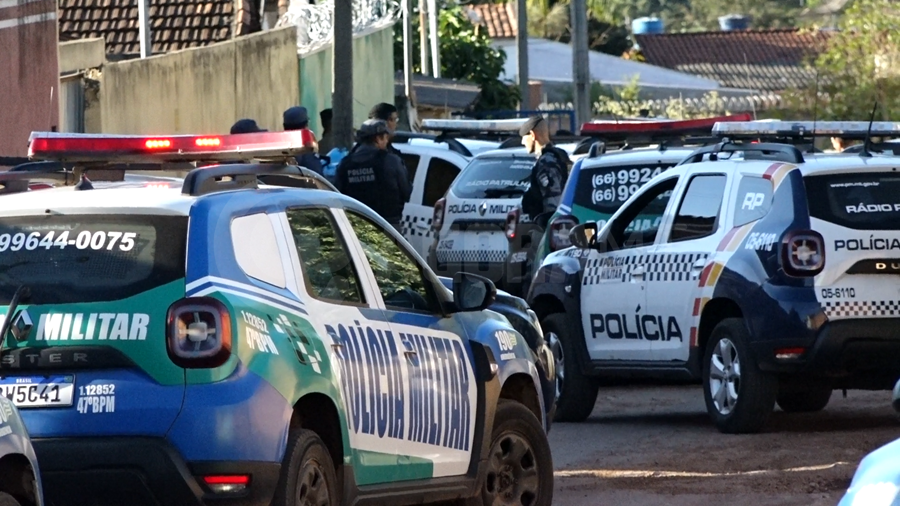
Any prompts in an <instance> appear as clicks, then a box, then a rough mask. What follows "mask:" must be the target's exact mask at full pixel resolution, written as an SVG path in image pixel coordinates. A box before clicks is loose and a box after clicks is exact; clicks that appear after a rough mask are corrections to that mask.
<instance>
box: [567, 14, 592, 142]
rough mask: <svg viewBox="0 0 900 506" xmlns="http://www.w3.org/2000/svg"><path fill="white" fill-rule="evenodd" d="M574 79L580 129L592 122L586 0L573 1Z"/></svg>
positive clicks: (576, 122) (576, 110)
mask: <svg viewBox="0 0 900 506" xmlns="http://www.w3.org/2000/svg"><path fill="white" fill-rule="evenodd" d="M572 77H573V78H574V81H575V82H574V83H573V84H574V85H575V125H576V128H578V129H580V128H581V125H582V124H584V123H587V122H588V121H590V120H591V59H590V53H589V52H588V31H587V5H586V2H585V0H572Z"/></svg>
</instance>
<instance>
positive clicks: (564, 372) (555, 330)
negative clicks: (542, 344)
mask: <svg viewBox="0 0 900 506" xmlns="http://www.w3.org/2000/svg"><path fill="white" fill-rule="evenodd" d="M541 327H542V328H543V329H544V338H545V339H546V340H547V343H548V344H549V345H550V350H551V351H552V352H553V358H554V360H555V362H556V390H557V398H556V421H557V422H583V421H584V420H585V419H587V417H588V416H590V415H591V411H593V410H594V403H595V402H597V390H598V389H599V388H600V382H599V381H597V379H596V378H591V377H588V376H585V375H584V374H583V373H582V372H581V368H580V367H579V366H578V359H577V358H576V355H577V353H578V352H577V351H576V346H575V342H574V339H575V337H574V333H573V332H571V331H570V330H569V322H568V320H567V319H566V315H565V314H563V313H555V314H552V315H550V316H548V317H547V318H545V319H544V321H543V322H541Z"/></svg>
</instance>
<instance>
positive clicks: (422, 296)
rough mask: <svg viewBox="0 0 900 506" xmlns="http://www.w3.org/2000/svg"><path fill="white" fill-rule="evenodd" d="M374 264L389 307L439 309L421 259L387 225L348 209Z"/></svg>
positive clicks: (380, 288)
mask: <svg viewBox="0 0 900 506" xmlns="http://www.w3.org/2000/svg"><path fill="white" fill-rule="evenodd" d="M347 218H348V219H349V220H350V225H351V226H352V227H353V231H354V232H355V233H356V237H357V238H358V239H359V242H360V244H361V245H362V248H363V251H365V254H366V260H368V262H369V265H370V266H371V267H372V272H373V273H374V274H375V280H376V281H377V283H378V290H379V291H380V292H381V297H382V298H383V299H384V304H385V306H386V307H388V308H390V309H394V310H400V311H408V310H414V311H427V312H437V311H436V310H437V303H436V299H435V296H434V293H433V287H431V286H430V282H428V281H427V280H426V278H425V276H424V275H423V273H422V269H421V267H420V266H419V263H418V262H416V261H415V260H414V259H413V257H412V256H411V255H410V254H409V252H408V251H406V250H405V249H404V248H402V247H400V245H399V244H397V242H396V241H395V240H394V238H393V236H391V235H390V234H388V233H387V232H386V231H385V230H384V228H382V227H381V226H380V225H378V224H376V223H375V222H373V221H371V220H369V219H368V218H365V217H363V216H361V215H359V214H356V213H354V212H351V211H347Z"/></svg>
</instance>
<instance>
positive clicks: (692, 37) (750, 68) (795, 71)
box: [635, 28, 829, 91]
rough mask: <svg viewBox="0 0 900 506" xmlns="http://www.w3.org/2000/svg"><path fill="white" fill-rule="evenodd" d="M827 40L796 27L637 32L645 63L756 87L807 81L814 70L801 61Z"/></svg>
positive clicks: (784, 86) (736, 85)
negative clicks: (807, 68) (662, 32)
mask: <svg viewBox="0 0 900 506" xmlns="http://www.w3.org/2000/svg"><path fill="white" fill-rule="evenodd" d="M828 38H829V32H826V31H806V30H800V29H797V28H782V29H770V30H734V31H717V32H699V33H671V34H669V33H667V34H640V35H636V36H635V39H636V41H637V43H638V44H639V45H640V48H641V51H642V52H643V54H644V58H646V60H647V63H650V64H652V65H658V66H660V67H666V68H670V69H673V70H679V71H682V72H688V73H691V74H695V75H699V76H702V77H706V78H708V79H714V80H716V81H718V82H719V83H720V84H721V85H723V86H727V87H734V88H745V89H752V90H758V91H783V90H785V89H787V88H791V87H803V86H806V85H808V84H809V83H810V82H811V80H813V79H815V74H814V73H811V72H809V71H808V70H806V68H805V60H806V59H807V58H809V57H812V56H815V55H816V54H818V53H819V52H821V50H822V49H823V48H824V47H825V43H826V42H827V41H828Z"/></svg>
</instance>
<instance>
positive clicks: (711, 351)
mask: <svg viewBox="0 0 900 506" xmlns="http://www.w3.org/2000/svg"><path fill="white" fill-rule="evenodd" d="M748 341H749V333H748V332H747V327H746V326H745V325H744V321H743V319H741V318H727V319H725V320H722V321H721V322H719V324H718V325H716V327H715V328H714V329H713V331H712V336H711V337H710V339H709V343H708V345H707V346H706V350H705V352H704V354H703V357H704V360H703V397H704V399H705V400H706V410H707V412H708V413H709V416H710V418H712V420H713V423H715V424H716V427H718V429H719V430H720V431H721V432H724V433H726V434H746V433H754V432H759V430H760V429H762V427H763V425H765V423H766V421H767V420H768V419H769V416H770V415H771V414H772V411H773V410H774V409H775V397H776V395H777V394H778V379H777V378H776V377H775V376H774V375H771V374H767V373H765V372H763V371H761V370H760V369H759V367H758V366H757V364H756V363H755V362H754V361H753V357H752V355H751V354H750V349H749V347H748V345H747V342H748Z"/></svg>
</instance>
